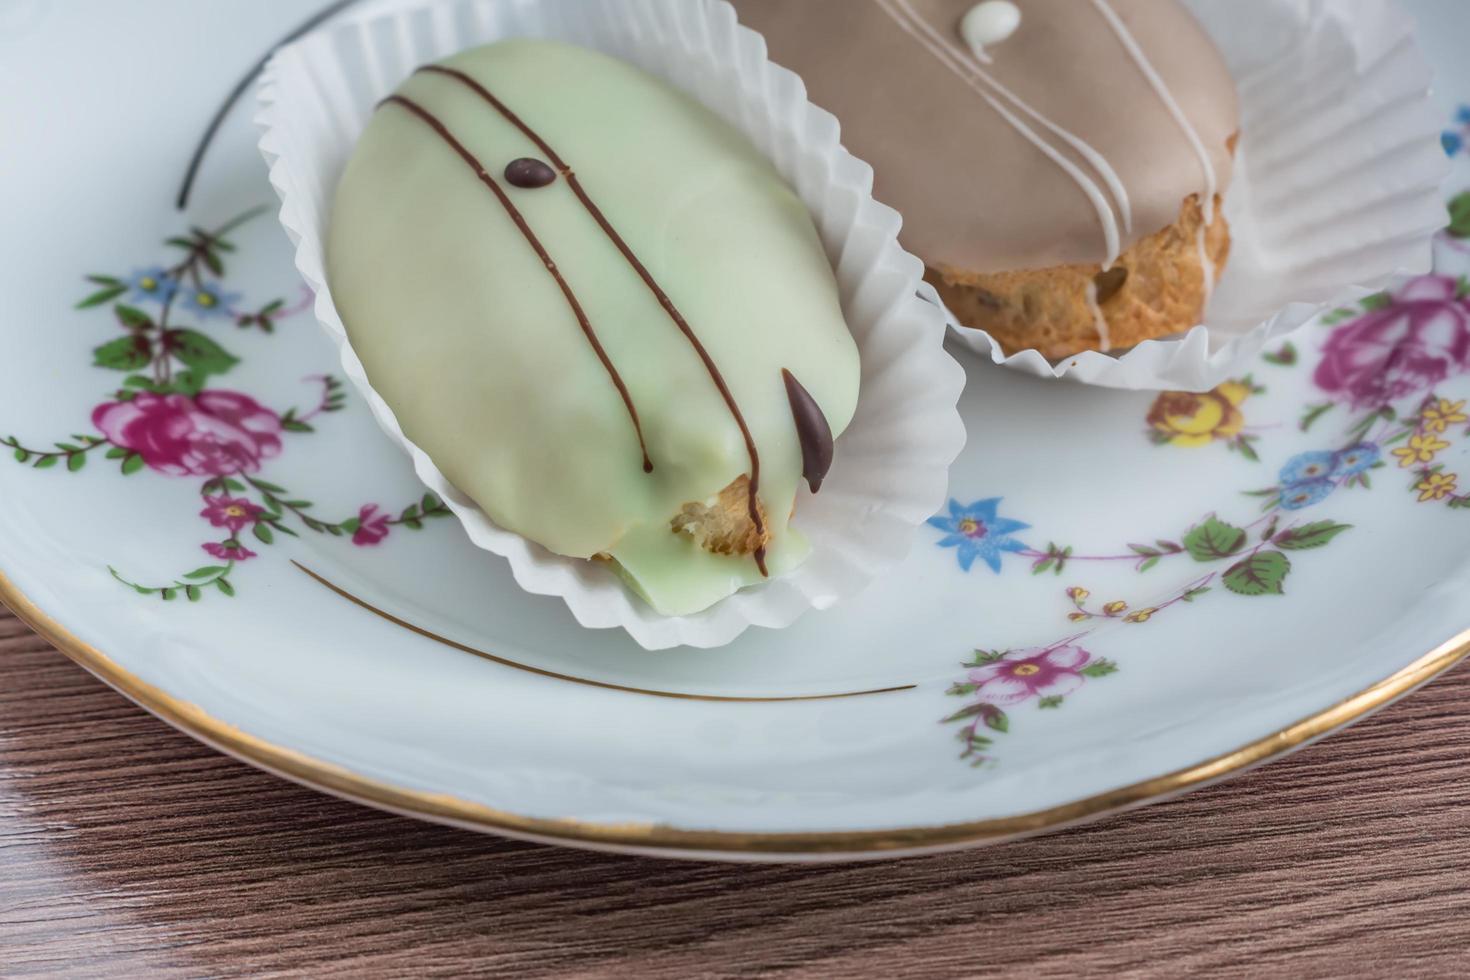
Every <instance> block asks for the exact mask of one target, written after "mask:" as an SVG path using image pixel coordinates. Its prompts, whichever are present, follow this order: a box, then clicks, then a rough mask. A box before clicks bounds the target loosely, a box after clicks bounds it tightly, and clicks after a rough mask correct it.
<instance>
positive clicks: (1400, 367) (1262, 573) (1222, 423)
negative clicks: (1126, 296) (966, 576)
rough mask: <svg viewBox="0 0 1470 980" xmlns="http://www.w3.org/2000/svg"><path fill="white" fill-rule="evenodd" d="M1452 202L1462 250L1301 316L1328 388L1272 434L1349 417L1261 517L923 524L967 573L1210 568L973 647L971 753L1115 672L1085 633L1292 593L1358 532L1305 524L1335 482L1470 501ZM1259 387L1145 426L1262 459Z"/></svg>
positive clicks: (1466, 312)
mask: <svg viewBox="0 0 1470 980" xmlns="http://www.w3.org/2000/svg"><path fill="white" fill-rule="evenodd" d="M1457 119H1458V121H1459V122H1460V123H1464V122H1466V120H1467V119H1470V117H1466V116H1465V111H1464V110H1462V111H1461V113H1460V115H1459V116H1458V117H1457ZM1449 137H1450V134H1449V133H1447V134H1446V149H1447V150H1449V151H1450V152H1451V153H1454V152H1458V151H1459V150H1460V149H1462V145H1459V144H1457V145H1455V146H1453V147H1452V146H1451V141H1450V138H1449ZM1449 211H1450V223H1449V226H1448V228H1447V229H1446V231H1445V232H1444V233H1442V235H1441V240H1442V241H1445V242H1448V243H1449V244H1450V245H1451V246H1452V247H1451V248H1449V249H1448V250H1447V258H1445V260H1443V261H1441V262H1439V263H1437V267H1438V268H1437V271H1436V272H1435V273H1433V274H1430V275H1424V276H1419V277H1415V278H1413V279H1409V280H1407V281H1405V282H1403V283H1401V284H1400V285H1399V286H1398V287H1397V288H1395V289H1393V290H1389V291H1385V292H1381V293H1377V294H1374V295H1371V296H1368V297H1366V298H1364V299H1363V300H1361V301H1359V302H1358V303H1357V304H1354V305H1352V306H1345V307H1341V308H1339V309H1335V310H1332V311H1330V312H1328V313H1326V314H1324V315H1323V316H1321V317H1319V318H1318V320H1317V321H1316V322H1317V323H1318V324H1320V327H1308V328H1306V329H1307V330H1315V329H1321V328H1326V329H1328V330H1330V332H1329V333H1328V334H1327V335H1326V337H1325V339H1324V340H1323V341H1322V342H1321V345H1320V352H1319V356H1318V358H1317V360H1316V362H1315V363H1314V364H1313V365H1312V369H1311V372H1312V373H1311V380H1310V384H1311V387H1312V388H1315V390H1316V391H1318V392H1320V393H1321V394H1322V395H1324V396H1325V397H1324V398H1323V399H1322V400H1320V401H1312V402H1310V403H1308V404H1306V405H1303V406H1302V408H1301V414H1300V417H1299V420H1298V422H1297V424H1296V426H1295V428H1294V431H1293V430H1285V431H1284V433H1283V434H1282V435H1279V436H1278V435H1274V434H1273V435H1272V440H1273V443H1280V442H1285V441H1286V440H1288V439H1290V440H1293V441H1296V442H1304V441H1306V440H1307V439H1310V436H1311V434H1312V433H1313V432H1315V431H1317V429H1318V426H1319V423H1320V422H1321V420H1323V419H1324V418H1326V417H1329V416H1331V415H1333V414H1338V415H1341V414H1344V413H1345V414H1346V419H1345V421H1344V423H1343V426H1342V429H1341V431H1340V434H1339V435H1338V436H1337V437H1336V438H1335V439H1333V440H1327V441H1326V442H1325V444H1323V443H1316V444H1315V445H1313V444H1311V443H1308V444H1307V445H1306V446H1303V447H1302V448H1301V449H1300V450H1299V451H1297V452H1296V453H1295V454H1293V455H1292V456H1290V457H1289V458H1288V459H1287V461H1286V463H1285V464H1284V465H1282V466H1281V468H1280V470H1279V471H1278V473H1277V482H1276V483H1275V484H1273V485H1271V486H1269V487H1265V488H1261V489H1256V490H1246V491H1243V493H1244V494H1245V495H1246V496H1249V497H1256V498H1260V499H1261V501H1262V503H1261V505H1260V508H1259V510H1258V511H1257V513H1258V516H1256V517H1255V518H1254V519H1236V520H1234V521H1227V520H1224V519H1222V518H1221V517H1220V516H1219V515H1218V514H1215V513H1210V514H1206V515H1204V516H1203V517H1201V518H1200V519H1199V521H1198V522H1196V523H1195V524H1193V525H1192V526H1190V527H1189V528H1187V529H1186V530H1185V531H1184V532H1183V533H1182V534H1175V535H1170V536H1159V537H1155V536H1152V535H1141V536H1140V539H1141V540H1143V541H1145V542H1147V543H1128V544H1126V545H1124V546H1123V547H1122V548H1120V549H1118V550H1117V551H1115V552H1111V553H1101V554H1079V553H1077V552H1076V550H1075V549H1074V548H1073V547H1072V546H1070V545H1060V544H1057V543H1054V542H1052V543H1048V544H1047V546H1046V548H1045V549H1035V548H1032V547H1029V546H1027V545H1026V544H1023V543H1022V542H1021V541H1020V540H1019V539H1018V538H1016V537H1015V536H1014V535H1016V534H1017V533H1018V532H1021V531H1029V530H1033V527H1032V525H1030V524H1027V523H1023V522H1022V521H1020V520H1017V519H1015V518H1011V517H1004V516H1001V514H1000V503H1001V501H1000V499H999V498H988V499H983V500H980V501H977V502H975V503H970V504H966V503H963V502H961V501H960V500H951V501H950V503H949V507H948V513H947V515H940V516H938V517H935V518H932V519H931V520H930V521H929V524H930V525H931V526H933V527H935V528H938V529H939V530H941V531H945V532H947V533H946V536H945V537H943V538H942V539H941V540H939V541H938V542H936V543H937V545H938V546H939V547H941V548H955V549H956V556H957V559H958V563H959V566H960V568H961V570H963V571H965V572H970V571H971V570H972V567H973V565H974V561H975V559H976V558H977V557H978V558H980V559H982V560H983V561H984V563H985V564H986V565H987V566H988V567H989V568H990V570H991V571H992V572H995V573H1001V572H1002V570H1003V559H1004V557H1005V556H1006V555H1014V556H1016V557H1017V558H1025V559H1028V560H1029V561H1030V568H1031V571H1032V573H1033V574H1035V575H1040V574H1043V573H1046V572H1051V573H1053V574H1054V575H1058V576H1060V575H1062V574H1064V572H1066V571H1067V570H1069V569H1073V568H1074V567H1077V566H1078V565H1079V564H1080V565H1086V564H1087V563H1125V564H1129V565H1131V566H1132V567H1133V569H1134V570H1135V571H1136V572H1138V573H1145V572H1148V571H1150V570H1152V569H1153V568H1155V567H1156V566H1159V565H1160V564H1161V563H1168V564H1169V565H1170V566H1171V567H1172V566H1181V565H1189V564H1190V563H1191V562H1192V563H1194V566H1195V568H1197V569H1198V571H1202V572H1204V574H1196V575H1192V576H1190V577H1188V578H1186V579H1185V580H1184V581H1182V582H1181V583H1180V584H1179V585H1177V586H1175V587H1174V588H1172V589H1170V590H1167V591H1166V592H1164V593H1163V594H1162V595H1158V594H1157V593H1156V594H1155V595H1156V597H1155V598H1152V599H1150V600H1148V601H1146V602H1143V603H1139V604H1134V603H1130V601H1128V600H1125V599H1122V598H1113V599H1108V600H1107V601H1103V602H1095V601H1093V594H1092V592H1091V591H1090V590H1089V589H1088V588H1086V587H1084V586H1082V585H1072V586H1069V587H1068V588H1067V589H1066V590H1065V593H1066V596H1067V599H1068V600H1069V603H1070V606H1071V609H1070V611H1068V612H1067V614H1066V617H1067V620H1068V621H1069V623H1071V624H1072V628H1073V630H1077V631H1076V632H1072V633H1070V634H1067V635H1064V636H1062V637H1061V638H1059V639H1056V640H1054V641H1053V642H1051V643H1049V644H1047V645H1045V646H1036V647H1025V648H1019V649H1014V650H1002V651H987V650H977V651H976V654H975V656H974V658H973V659H971V660H968V661H965V662H964V663H963V664H962V666H963V667H964V668H965V669H966V673H965V675H964V677H963V678H962V679H961V680H959V681H956V682H955V683H953V684H952V685H951V686H950V687H949V688H948V691H947V693H948V694H949V695H950V696H953V697H959V698H963V699H965V702H966V703H965V705H964V707H962V708H960V709H959V710H958V711H955V712H952V713H951V714H949V715H947V716H946V717H945V718H944V719H943V723H945V724H954V723H962V724H961V726H960V728H959V730H958V732H957V736H958V738H959V740H960V743H961V745H962V749H961V752H960V757H961V758H962V759H966V760H968V761H969V762H971V763H972V764H973V765H976V766H982V765H987V764H992V763H994V762H995V757H994V756H993V755H992V753H991V750H992V749H993V747H994V745H995V739H996V737H997V736H998V735H1004V734H1007V733H1009V732H1010V731H1011V723H1012V719H1011V716H1010V715H1009V714H1007V712H1006V710H1005V709H1006V708H1012V709H1014V708H1016V707H1019V706H1022V705H1027V704H1031V703H1034V704H1035V706H1036V707H1037V708H1038V709H1055V708H1058V707H1060V706H1061V705H1062V704H1063V701H1064V699H1066V698H1067V697H1068V696H1070V695H1072V694H1073V693H1074V692H1077V691H1079V690H1081V689H1082V688H1083V687H1084V686H1085V685H1086V683H1087V682H1088V680H1090V679H1094V678H1100V677H1106V676H1109V675H1111V674H1113V673H1115V672H1117V671H1118V670H1119V666H1118V664H1117V663H1115V662H1114V661H1113V660H1110V659H1105V658H1102V657H1099V656H1097V654H1096V653H1095V652H1093V650H1091V649H1089V648H1088V647H1087V646H1084V645H1083V644H1084V642H1087V643H1092V644H1094V645H1096V644H1097V643H1100V642H1112V639H1111V638H1112V637H1113V636H1114V635H1115V634H1114V633H1113V632H1111V631H1109V632H1107V633H1100V632H1099V630H1100V629H1101V628H1102V627H1112V626H1138V625H1142V624H1144V623H1148V622H1150V621H1152V620H1154V619H1155V618H1156V617H1158V616H1159V615H1160V614H1162V613H1164V612H1165V611H1166V610H1170V609H1172V608H1175V607H1177V606H1182V605H1188V604H1192V603H1195V602H1197V601H1199V600H1201V599H1202V598H1204V597H1205V596H1207V595H1212V594H1213V595H1219V594H1222V593H1224V594H1231V595H1234V596H1239V597H1247V598H1256V597H1276V598H1280V597H1284V596H1286V595H1287V580H1288V578H1289V576H1290V575H1291V573H1292V571H1293V569H1294V564H1293V562H1294V560H1295V561H1296V562H1299V563H1301V564H1302V565H1303V566H1305V567H1310V565H1309V562H1310V561H1311V560H1314V559H1313V556H1308V555H1304V554H1301V553H1302V552H1312V551H1316V550H1320V549H1321V548H1324V547H1327V546H1328V545H1330V544H1331V543H1332V541H1333V540H1334V539H1336V538H1337V537H1338V536H1339V535H1341V534H1343V533H1344V532H1347V531H1349V530H1351V528H1352V525H1350V524H1346V523H1341V522H1338V521H1335V520H1332V519H1316V520H1308V519H1306V518H1305V517H1302V516H1299V512H1302V511H1306V510H1309V509H1311V508H1315V507H1317V506H1319V505H1321V504H1323V503H1325V502H1326V501H1328V500H1329V499H1330V498H1332V497H1333V496H1334V494H1336V493H1338V492H1339V491H1345V490H1352V489H1361V490H1371V489H1372V487H1373V483H1372V476H1371V474H1373V473H1374V472H1375V471H1379V470H1385V469H1390V468H1393V469H1395V470H1397V471H1400V472H1402V471H1408V479H1407V480H1406V481H1405V482H1406V489H1407V491H1408V492H1409V493H1410V494H1411V495H1412V498H1413V502H1416V503H1419V504H1443V505H1445V506H1447V507H1449V508H1451V509H1463V508H1467V507H1470V484H1467V483H1465V482H1464V481H1462V480H1461V476H1460V474H1459V473H1456V472H1453V471H1451V470H1450V469H1449V468H1448V466H1447V464H1446V463H1445V461H1444V457H1445V454H1446V451H1447V450H1449V449H1451V447H1452V446H1453V445H1454V444H1455V443H1456V442H1457V441H1467V442H1470V412H1467V410H1466V406H1467V404H1470V390H1465V391H1461V390H1460V389H1459V388H1456V389H1455V390H1453V391H1451V390H1447V389H1446V386H1447V385H1450V384H1451V383H1452V382H1454V381H1456V380H1458V379H1461V378H1462V377H1464V376H1465V375H1466V374H1467V373H1470V279H1467V278H1466V276H1464V275H1459V274H1451V273H1450V272H1448V271H1447V270H1446V268H1445V267H1446V266H1450V265H1453V266H1455V268H1456V270H1457V272H1458V270H1459V269H1460V268H1461V267H1462V266H1465V265H1470V263H1467V262H1465V261H1464V259H1463V258H1462V256H1464V255H1465V254H1466V251H1467V250H1466V248H1465V247H1464V245H1463V244H1462V241H1463V240H1464V239H1467V238H1470V193H1467V194H1461V195H1459V196H1457V197H1455V198H1454V199H1452V200H1451V201H1450V204H1449ZM1441 254H1442V256H1443V255H1446V253H1445V252H1442V253H1441ZM1308 336H1310V335H1309V334H1308V333H1306V332H1305V331H1304V332H1303V333H1302V334H1301V335H1299V337H1298V339H1297V340H1296V341H1295V342H1292V341H1288V342H1286V343H1284V344H1283V345H1282V346H1280V347H1279V348H1277V349H1275V350H1272V351H1269V352H1267V353H1265V354H1264V355H1263V360H1265V361H1266V363H1267V364H1269V365H1271V366H1273V367H1276V368H1281V369H1285V370H1298V369H1301V367H1302V364H1303V357H1302V354H1301V353H1300V349H1299V345H1301V344H1308V343H1310V341H1309V340H1303V339H1302V338H1303V337H1308ZM1264 391H1265V388H1264V387H1263V386H1262V385H1259V384H1257V383H1256V381H1255V380H1254V379H1253V378H1251V377H1250V376H1245V377H1242V378H1240V379H1239V380H1235V381H1230V382H1227V383H1225V384H1222V385H1220V386H1218V387H1217V388H1215V389H1214V390H1212V391H1208V392H1204V393H1202V394H1192V393H1188V392H1163V393H1161V394H1160V395H1159V396H1158V397H1157V398H1156V399H1155V400H1154V402H1153V403H1152V405H1151V406H1150V407H1149V409H1148V412H1147V414H1146V416H1145V423H1146V426H1147V429H1146V431H1147V432H1148V435H1149V438H1150V439H1151V440H1152V441H1154V442H1155V443H1156V444H1159V445H1162V446H1175V447H1184V448H1191V447H1202V446H1208V445H1211V444H1214V443H1223V444H1225V445H1226V446H1227V447H1229V448H1230V449H1231V450H1234V451H1237V452H1239V453H1241V454H1242V455H1243V456H1245V457H1246V458H1247V459H1250V460H1252V461H1259V459H1260V454H1259V452H1258V451H1257V449H1256V445H1257V443H1258V442H1260V441H1261V440H1263V439H1265V438H1266V434H1267V432H1268V430H1269V429H1270V427H1269V426H1263V427H1259V428H1252V427H1250V426H1248V425H1247V423H1246V418H1245V413H1244V410H1243V406H1244V404H1245V403H1246V401H1247V400H1248V399H1249V398H1251V397H1252V396H1253V395H1257V394H1261V393H1263V392H1264ZM1304 437H1305V438H1304ZM1199 565H1203V566H1206V568H1208V571H1206V570H1205V569H1200V568H1198V566H1199ZM1221 587H1223V588H1221Z"/></svg>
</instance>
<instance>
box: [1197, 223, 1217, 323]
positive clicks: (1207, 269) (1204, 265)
mask: <svg viewBox="0 0 1470 980" xmlns="http://www.w3.org/2000/svg"><path fill="white" fill-rule="evenodd" d="M1208 221H1209V218H1206V219H1205V221H1202V222H1200V226H1199V230H1198V231H1197V232H1195V235H1194V246H1195V249H1196V250H1197V251H1198V252H1199V269H1200V275H1201V276H1202V277H1204V286H1205V298H1204V302H1203V303H1201V304H1200V309H1201V310H1203V309H1204V308H1205V307H1206V306H1208V305H1209V304H1210V297H1211V296H1213V295H1214V294H1215V263H1214V262H1212V261H1211V260H1210V247H1209V242H1208V240H1207V239H1206V234H1207V233H1208V232H1209V230H1210V226H1209V224H1208V223H1207V222H1208Z"/></svg>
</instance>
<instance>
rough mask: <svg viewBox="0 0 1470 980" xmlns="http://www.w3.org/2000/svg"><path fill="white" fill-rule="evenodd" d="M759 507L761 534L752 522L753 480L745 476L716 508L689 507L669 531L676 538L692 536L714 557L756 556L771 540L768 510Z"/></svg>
mask: <svg viewBox="0 0 1470 980" xmlns="http://www.w3.org/2000/svg"><path fill="white" fill-rule="evenodd" d="M756 507H757V508H758V509H759V511H760V515H761V524H762V525H764V526H763V527H762V528H760V529H759V530H757V529H756V526H755V522H754V521H752V520H751V519H750V477H748V476H745V475H744V474H741V475H740V476H738V477H736V478H735V480H733V481H732V482H731V483H730V485H729V486H727V487H725V489H723V490H721V491H720V495H719V497H718V498H716V500H715V502H714V504H712V505H706V504H702V503H690V504H685V505H684V507H683V509H682V510H680V512H679V513H678V514H677V515H675V517H674V519H673V520H672V521H670V522H669V527H670V529H671V530H673V531H674V533H676V534H688V535H690V536H692V537H693V538H694V539H695V540H696V541H698V542H699V546H700V547H701V548H703V549H704V550H706V551H709V552H713V553H714V554H717V555H752V554H755V552H756V549H758V548H764V547H765V546H766V545H767V544H769V543H770V540H771V528H770V523H769V522H768V521H766V509H765V507H763V506H761V503H760V501H759V500H757V501H756Z"/></svg>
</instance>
